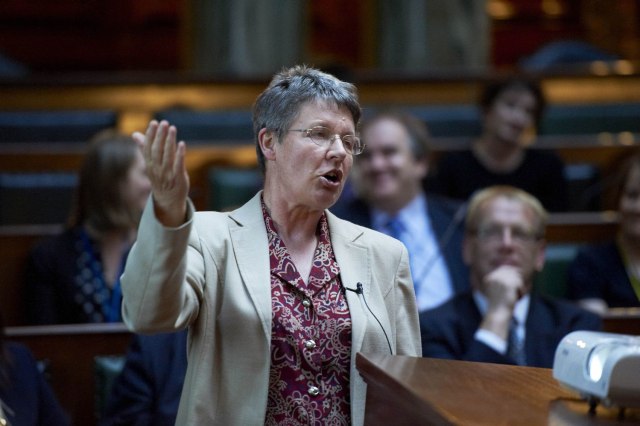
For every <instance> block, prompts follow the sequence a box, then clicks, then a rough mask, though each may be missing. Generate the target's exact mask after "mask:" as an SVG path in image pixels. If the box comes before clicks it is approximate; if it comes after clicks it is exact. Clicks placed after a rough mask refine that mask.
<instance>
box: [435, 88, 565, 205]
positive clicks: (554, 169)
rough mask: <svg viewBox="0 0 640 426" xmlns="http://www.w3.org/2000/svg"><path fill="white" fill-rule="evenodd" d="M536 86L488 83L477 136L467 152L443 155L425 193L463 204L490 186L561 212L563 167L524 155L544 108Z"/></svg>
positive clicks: (529, 152) (536, 154)
mask: <svg viewBox="0 0 640 426" xmlns="http://www.w3.org/2000/svg"><path fill="white" fill-rule="evenodd" d="M545 103H546V102H545V98H544V94H543V92H542V89H541V88H540V86H539V84H538V83H537V82H535V81H532V80H528V79H525V78H520V77H511V78H507V79H503V80H497V81H495V82H492V83H489V84H488V85H487V86H486V87H485V88H484V90H483V91H482V94H481V96H480V101H479V104H480V109H481V112H482V128H483V130H482V134H481V135H480V137H479V138H478V139H477V140H475V141H474V142H473V143H472V145H471V148H470V149H469V150H465V151H459V152H451V153H448V154H446V155H444V156H443V157H442V158H441V159H440V161H439V162H438V163H437V164H436V167H435V174H434V176H433V177H432V178H431V179H430V180H429V183H428V188H429V189H430V190H432V191H433V192H437V193H441V194H443V195H446V196H448V197H451V198H457V199H461V200H466V199H468V198H469V197H470V196H471V194H473V193H474V192H475V191H476V190H478V189H482V188H485V187H487V186H492V185H510V186H515V187H517V188H520V189H523V190H525V191H527V192H529V193H530V194H532V195H534V196H535V197H536V198H538V199H539V200H540V202H541V203H542V205H543V206H544V207H545V208H546V209H547V210H548V211H552V212H553V211H564V210H566V209H567V191H568V190H567V183H566V180H565V177H564V164H563V162H562V160H561V159H560V157H559V156H558V155H556V154H555V153H553V152H549V151H541V150H535V149H529V148H528V146H529V145H530V143H531V139H532V137H533V136H534V135H535V131H536V129H537V127H538V124H539V122H540V119H541V117H542V113H543V111H544V108H545Z"/></svg>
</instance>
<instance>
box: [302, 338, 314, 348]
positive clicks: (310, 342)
mask: <svg viewBox="0 0 640 426" xmlns="http://www.w3.org/2000/svg"><path fill="white" fill-rule="evenodd" d="M304 347H305V348H307V349H313V348H315V347H316V342H314V341H313V339H309V340H307V341H306V342H304Z"/></svg>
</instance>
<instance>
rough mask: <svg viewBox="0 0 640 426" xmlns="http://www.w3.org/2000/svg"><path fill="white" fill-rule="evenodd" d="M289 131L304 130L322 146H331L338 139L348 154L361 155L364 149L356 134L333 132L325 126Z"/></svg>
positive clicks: (306, 135)
mask: <svg viewBox="0 0 640 426" xmlns="http://www.w3.org/2000/svg"><path fill="white" fill-rule="evenodd" d="M288 131H289V132H302V135H303V136H304V137H306V138H309V139H311V140H312V141H313V143H315V144H316V145H318V146H320V147H322V148H329V147H330V146H331V145H332V144H333V142H334V141H335V140H336V139H340V141H342V146H343V147H344V150H345V151H347V153H348V154H351V155H360V154H362V151H364V144H363V143H362V141H361V140H360V138H359V137H357V136H356V135H343V136H340V135H338V134H331V130H329V129H328V128H326V127H323V126H315V127H311V128H310V129H289V130H288Z"/></svg>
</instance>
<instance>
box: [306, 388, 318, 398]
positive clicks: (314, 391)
mask: <svg viewBox="0 0 640 426" xmlns="http://www.w3.org/2000/svg"><path fill="white" fill-rule="evenodd" d="M307 392H309V395H311V396H318V394H319V393H320V389H318V388H317V387H316V386H309V390H307Z"/></svg>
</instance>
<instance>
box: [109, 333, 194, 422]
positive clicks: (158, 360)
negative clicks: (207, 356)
mask: <svg viewBox="0 0 640 426" xmlns="http://www.w3.org/2000/svg"><path fill="white" fill-rule="evenodd" d="M186 371H187V331H186V330H185V331H181V332H178V333H167V334H155V335H134V337H133V341H132V342H131V345H130V347H129V351H128V352H127V358H126V362H125V366H124V369H123V370H122V373H121V374H120V375H119V376H118V378H117V379H116V381H115V383H114V385H113V388H112V390H111V394H110V395H109V398H108V402H107V407H106V410H105V414H104V416H103V418H102V419H101V422H100V425H101V426H106V425H114V426H115V425H136V426H146V425H149V426H151V425H153V426H157V425H159V426H164V425H166V426H169V425H171V426H173V425H174V424H175V422H176V415H177V414H178V404H179V402H180V394H181V392H182V384H183V382H184V376H185V373H186Z"/></svg>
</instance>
